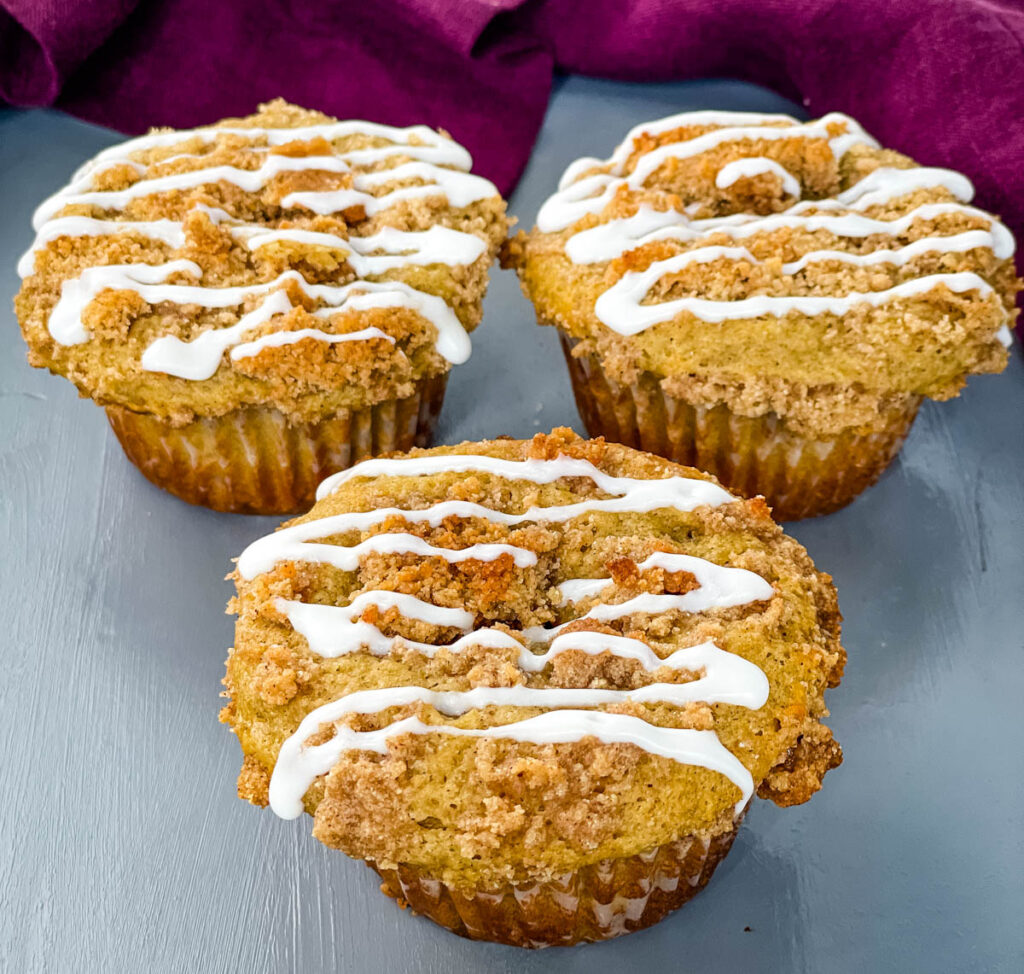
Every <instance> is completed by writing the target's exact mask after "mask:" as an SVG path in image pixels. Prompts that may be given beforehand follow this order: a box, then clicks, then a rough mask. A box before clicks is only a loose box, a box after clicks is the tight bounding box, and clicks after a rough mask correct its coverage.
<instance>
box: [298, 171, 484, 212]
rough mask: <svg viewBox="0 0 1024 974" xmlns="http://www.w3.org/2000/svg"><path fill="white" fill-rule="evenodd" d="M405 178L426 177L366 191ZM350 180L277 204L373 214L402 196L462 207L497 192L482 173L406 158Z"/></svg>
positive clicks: (398, 201) (399, 201) (402, 197)
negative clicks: (379, 191) (410, 183)
mask: <svg viewBox="0 0 1024 974" xmlns="http://www.w3.org/2000/svg"><path fill="white" fill-rule="evenodd" d="M406 179H421V180H428V181H427V182H424V183H423V184H422V185H418V186H404V187H401V188H399V189H393V190H391V192H390V193H385V194H383V195H382V196H374V195H373V194H371V193H368V192H366V190H368V189H371V188H375V187H377V186H380V185H383V184H384V183H391V182H397V181H398V180H406ZM352 181H353V183H354V186H355V188H354V189H328V190H316V191H311V192H296V193H289V194H288V195H287V196H285V197H284V199H282V200H281V205H282V206H283V207H285V208H288V207H293V206H301V207H305V208H306V209H307V210H312V211H313V212H314V213H321V214H325V213H338V212H340V211H343V210H347V209H348V208H349V207H354V206H361V207H363V209H364V210H365V211H366V215H367V216H376V214H378V213H380V212H382V211H383V210H387V209H389V208H390V207H392V206H394V205H395V204H396V203H401V202H403V201H404V200H415V199H424V198H426V197H429V196H437V195H439V194H440V195H443V196H445V197H446V198H447V199H448V202H449V203H450V204H451V205H452V206H455V207H463V206H469V205H470V204H471V203H476V202H477V201H479V200H483V199H487V198H488V197H491V196H496V195H497V192H498V191H497V189H496V188H495V186H494V184H493V183H492V182H490V181H489V180H486V179H484V178H483V177H482V176H474V175H473V174H472V173H467V172H460V171H458V170H456V169H441V168H439V167H437V166H432V165H430V164H429V163H425V162H407V163H405V164H403V165H401V166H395V167H394V168H393V169H383V170H381V171H379V172H373V173H366V174H363V175H356V176H354V177H353V180H352Z"/></svg>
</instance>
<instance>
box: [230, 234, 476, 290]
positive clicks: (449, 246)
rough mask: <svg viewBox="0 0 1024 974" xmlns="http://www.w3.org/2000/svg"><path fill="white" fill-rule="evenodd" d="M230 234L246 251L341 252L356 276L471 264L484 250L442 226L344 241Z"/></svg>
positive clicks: (329, 237)
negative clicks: (301, 247)
mask: <svg viewBox="0 0 1024 974" xmlns="http://www.w3.org/2000/svg"><path fill="white" fill-rule="evenodd" d="M231 232H232V234H234V235H236V236H238V237H240V238H241V239H242V240H243V241H244V243H245V245H246V246H247V247H248V248H249V249H250V250H259V249H260V248H261V247H266V246H267V245H268V244H272V243H277V242H279V241H291V242H294V243H299V244H307V245H309V246H314V247H329V248H332V249H336V250H341V251H343V252H344V253H345V254H346V260H347V261H348V262H349V263H350V264H351V265H352V269H353V270H354V271H355V272H356V274H358V275H359V276H360V277H371V276H373V275H375V274H384V273H386V272H387V271H390V270H395V269H397V268H399V267H407V266H410V265H420V266H424V265H428V264H447V265H448V266H450V267H455V266H461V265H467V264H472V263H473V261H475V260H476V259H477V258H478V257H480V256H481V255H482V254H483V253H484V251H486V250H487V245H486V244H485V243H484V241H483V240H481V239H480V238H479V237H477V236H475V235H474V234H472V233H463V232H462V231H460V230H452V229H450V228H448V227H442V226H433V227H430V229H429V230H414V231H408V230H396V229H395V228H394V227H385V228H384V229H383V230H380V231H379V232H377V233H375V234H372V235H370V236H367V237H348V238H345V237H339V236H337V235H335V234H333V233H318V232H315V231H313V230H295V229H287V230H274V229H267V228H258V229H257V228H255V227H239V228H234V227H233V228H232V230H231ZM375 250H383V251H385V254H383V255H379V254H374V253H373V251H375Z"/></svg>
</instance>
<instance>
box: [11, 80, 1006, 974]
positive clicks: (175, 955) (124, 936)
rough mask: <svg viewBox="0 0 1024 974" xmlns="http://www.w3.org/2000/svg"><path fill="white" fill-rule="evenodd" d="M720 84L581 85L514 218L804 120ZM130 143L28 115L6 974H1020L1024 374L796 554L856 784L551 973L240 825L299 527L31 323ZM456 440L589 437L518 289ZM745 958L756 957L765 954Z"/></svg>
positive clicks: (824, 798) (842, 774)
mask: <svg viewBox="0 0 1024 974" xmlns="http://www.w3.org/2000/svg"><path fill="white" fill-rule="evenodd" d="M778 104H779V102H778V99H775V98H773V97H772V96H770V95H767V94H765V93H763V92H759V91H757V90H755V89H750V88H746V87H744V86H740V85H735V84H731V83H724V82H716V83H702V84H689V85H652V86H646V87H641V86H629V85H622V84H611V83H603V82H589V81H583V80H577V79H574V80H571V81H569V82H567V83H565V84H563V85H562V86H561V87H560V89H559V91H558V93H557V94H556V96H555V98H554V100H553V102H552V106H551V110H550V112H549V115H548V120H547V124H546V126H545V129H544V131H543V133H542V135H541V138H540V141H539V144H538V146H537V150H536V152H535V154H534V157H533V160H532V162H531V165H530V169H529V171H528V173H527V176H526V178H525V180H524V181H523V183H522V185H521V186H520V188H519V191H518V192H517V194H516V195H515V197H514V198H513V201H512V210H513V212H514V213H516V214H518V215H519V216H520V219H521V221H522V222H523V224H525V225H529V224H530V223H531V222H532V218H533V215H534V214H535V212H536V208H537V206H538V204H539V202H540V200H541V199H542V198H543V197H544V195H546V193H547V192H549V191H550V189H551V187H552V186H553V184H554V182H555V180H556V178H557V176H558V174H559V173H560V172H561V169H562V167H563V166H564V165H565V164H566V163H567V162H568V161H569V160H570V159H572V158H574V157H576V156H578V155H581V154H584V153H594V154H601V155H603V154H606V153H607V152H608V151H609V150H610V148H611V146H612V145H613V144H614V143H615V142H616V141H617V140H618V139H619V138H620V137H621V135H622V134H623V133H624V132H625V130H626V129H627V128H628V127H629V126H630V125H631V124H632V123H634V122H636V121H638V120H642V119H645V118H655V117H658V116H660V115H663V114H667V113H668V112H670V111H673V110H679V109H682V108H684V107H737V108H755V109H767V110H777V108H778ZM115 140H116V137H115V136H114V135H113V134H112V133H110V132H106V131H103V130H100V129H97V128H93V127H90V126H87V125H84V124H82V123H79V122H76V121H73V120H70V119H68V118H64V117H62V116H60V115H57V114H53V113H46V112H13V111H8V112H6V113H0V192H2V194H3V200H4V202H3V217H4V221H3V224H2V225H0V294H2V295H3V297H2V299H0V320H2V327H3V336H4V344H3V350H4V354H3V355H2V357H0V544H2V546H3V547H2V556H0V584H2V589H0V591H2V597H0V634H2V637H3V640H4V643H5V645H4V647H3V653H4V660H5V663H4V669H3V673H2V676H0V761H2V765H0V968H3V969H5V970H10V971H18V972H20V971H37V970H38V971H43V970H45V971H51V970H52V971H102V972H107V971H110V972H120V971H186V970H187V971H191V970H196V971H243V972H248V971H264V970H274V971H277V970H282V971H287V970H299V971H304V972H317V971H333V970H336V971H345V972H359V974H361V972H364V971H368V972H376V971H408V972H416V974H419V972H424V974H426V972H450V971H474V972H477V971H482V972H503V971H523V972H542V971H555V970H558V971H560V972H563V971H564V972H571V971H586V970H591V969H593V967H594V965H600V966H602V967H604V968H606V969H609V970H617V971H621V972H623V974H626V972H630V971H644V972H651V971H659V970H680V969H685V970H701V971H739V970H746V971H811V972H819V971H854V972H864V971H919V970H921V971H994V970H1020V969H1021V968H1020V966H1019V965H1020V964H1021V963H1022V961H1024V927H1022V922H1021V915H1022V912H1024V893H1022V882H1024V880H1022V876H1024V846H1022V839H1021V836H1022V826H1024V820H1022V812H1021V805H1022V802H1021V799H1022V797H1024V789H1022V785H1021V775H1022V772H1024V758H1022V750H1021V744H1022V742H1024V718H1022V714H1024V708H1022V707H1021V699H1022V691H1024V666H1022V653H1021V650H1022V641H1024V635H1022V630H1021V622H1022V615H1024V611H1022V599H1021V591H1022V577H1024V555H1022V551H1024V483H1022V481H1024V478H1022V472H1024V425H1022V423H1021V416H1022V415H1024V369H1022V367H1021V361H1020V357H1019V353H1017V352H1015V353H1014V358H1013V361H1012V363H1011V367H1010V369H1009V370H1008V372H1007V374H1005V375H1003V376H1000V377H986V378H981V379H977V380H974V381H973V382H972V383H971V386H970V388H969V389H968V390H967V392H966V394H965V395H964V396H963V397H962V398H961V399H958V400H956V401H954V402H951V403H945V404H927V405H926V406H925V407H924V409H923V410H922V412H921V415H920V418H919V419H918V421H917V424H916V425H915V427H914V430H913V432H912V434H911V436H910V439H909V441H908V442H907V445H906V447H905V449H904V450H903V453H902V454H901V456H900V458H899V460H898V461H897V462H896V463H895V464H894V465H893V467H892V468H891V469H890V471H889V472H888V473H887V474H886V475H885V476H884V477H883V479H882V481H881V482H880V483H879V484H878V486H876V487H875V488H874V489H872V490H871V491H869V492H868V493H867V494H865V495H864V496H863V497H861V498H860V499H859V500H858V501H857V502H855V503H854V504H853V505H852V506H851V507H849V508H847V509H846V510H845V511H841V512H840V513H838V514H834V515H832V516H831V517H828V518H824V519H821V520H818V521H814V522H810V523H804V524H800V525H797V526H795V527H793V528H792V531H793V533H794V534H795V535H796V536H797V537H798V538H800V540H801V541H802V542H804V543H805V544H806V545H807V547H808V548H809V549H810V551H811V554H812V555H813V556H814V558H815V560H816V561H817V563H818V565H819V566H820V567H822V568H823V569H825V570H827V571H830V572H831V573H832V574H833V575H834V576H835V580H836V584H837V586H838V588H839V596H840V603H841V605H842V608H843V611H844V613H845V614H846V626H845V632H844V636H845V638H844V642H845V644H846V646H847V648H848V650H849V656H850V660H849V666H848V669H847V676H846V679H845V680H844V682H843V685H842V687H841V688H840V689H839V690H838V691H833V692H832V693H831V698H830V699H831V706H832V713H833V716H832V719H831V721H830V723H831V724H832V725H833V727H834V728H835V730H836V733H837V736H838V738H839V740H840V741H841V742H842V743H843V745H844V747H845V749H846V763H845V764H844V765H843V766H842V767H841V768H840V769H838V770H837V771H834V772H832V773H831V774H830V775H829V776H828V779H827V780H826V783H825V788H824V790H823V791H822V792H821V793H819V794H818V795H817V796H816V797H815V798H814V799H813V800H812V801H811V802H810V803H809V804H807V805H804V806H801V807H799V808H792V809H777V808H775V807H774V806H773V805H770V804H768V803H765V802H759V803H757V804H756V805H755V807H754V808H753V810H752V811H751V814H750V815H749V816H748V818H747V822H746V824H745V826H744V828H743V830H742V831H741V834H740V838H739V839H738V840H737V842H736V845H735V847H734V850H733V852H732V854H731V855H730V856H729V858H728V859H727V860H726V862H725V864H724V865H723V866H722V867H721V869H720V870H719V872H718V874H717V875H716V876H715V878H714V880H713V881H712V883H711V885H710V887H709V888H708V889H707V890H706V891H705V892H704V893H703V894H701V896H699V897H698V898H697V899H696V900H694V901H693V902H692V903H691V904H690V905H688V906H687V907H685V908H684V909H683V910H682V911H680V912H679V913H677V914H676V915H675V916H673V917H670V918H669V919H668V920H666V921H665V922H663V923H662V924H660V925H658V926H657V927H655V928H653V929H652V930H650V931H647V932H645V933H641V934H637V935H634V936H631V937H627V938H624V939H622V940H619V941H615V942H612V943H609V944H604V945H601V946H596V947H586V948H580V949H573V950H549V951H542V952H539V953H529V952H524V951H519V950H516V949H515V948H506V947H497V946H494V945H490V944H474V943H469V942H466V941H462V940H460V939H458V938H456V937H454V936H452V935H451V934H449V933H447V932H445V931H443V930H441V929H439V928H437V927H434V926H433V925H432V924H431V923H429V922H428V921H426V920H423V919H419V918H413V917H411V916H409V915H407V914H403V913H401V912H400V911H399V910H398V909H397V908H396V907H395V906H394V904H393V903H392V902H391V901H390V900H388V899H386V898H384V897H383V896H382V895H381V894H380V893H379V892H378V891H377V883H376V882H375V877H374V876H373V875H372V874H371V873H370V872H369V871H368V870H367V869H366V868H365V867H364V866H363V865H362V864H360V863H356V862H351V861H349V860H348V859H346V858H345V856H343V855H341V854H340V853H337V852H333V851H331V850H328V849H325V848H324V847H322V846H321V845H320V844H319V843H318V842H316V841H315V840H314V839H313V838H312V837H311V836H310V835H309V824H310V823H309V821H308V819H302V820H299V821H295V822H282V821H279V820H277V819H276V818H275V817H274V816H273V815H272V814H271V813H270V812H269V811H261V810H257V809H255V808H251V807H249V806H248V805H245V804H243V803H242V802H240V801H238V799H237V798H236V797H235V785H234V779H235V774H236V773H237V771H238V767H239V762H240V756H239V749H238V745H237V743H236V742H235V739H234V738H233V737H232V736H231V735H230V734H229V733H228V732H227V730H226V729H224V728H223V727H222V726H220V725H219V724H218V723H217V710H218V707H219V701H218V699H217V691H218V690H219V686H218V681H219V680H220V678H221V674H222V662H223V659H224V656H225V651H226V650H227V647H228V646H229V645H230V643H231V638H232V621H231V619H230V618H229V617H228V616H226V615H224V603H225V600H226V599H227V598H228V596H229V594H230V587H229V585H228V584H227V583H225V582H224V581H223V580H222V579H223V576H224V574H225V572H226V571H227V570H228V569H229V567H230V564H229V559H230V558H231V557H232V556H234V555H236V554H238V552H240V551H241V549H242V548H243V547H244V546H245V544H246V543H247V542H249V541H250V540H252V539H253V538H255V537H257V536H258V535H261V534H263V533H265V532H266V531H268V530H270V529H271V528H272V527H273V526H274V524H275V523H276V519H258V518H246V517H238V516H229V515H223V514H215V513H213V512H211V511H206V510H202V509H198V508H190V507H188V506H187V505H185V504H183V503H181V502H180V501H177V500H176V499H175V498H173V497H171V496H170V495H169V494H165V493H162V492H161V491H159V490H157V489H155V488H153V487H151V486H150V485H149V484H148V483H147V482H146V481H144V480H143V478H142V477H141V476H140V475H139V474H138V473H137V472H136V470H135V469H134V468H133V467H132V466H130V464H129V463H128V461H127V460H126V459H125V458H124V457H123V456H122V454H121V451H120V449H119V447H118V445H117V443H116V442H115V440H114V438H113V435H112V434H111V433H110V431H109V429H108V428H107V424H106V421H105V419H104V416H103V413H102V411H101V410H99V409H97V408H96V407H95V406H93V405H92V404H90V403H88V402H79V401H77V400H76V396H75V392H74V389H73V388H72V387H71V385H70V384H69V383H67V382H65V381H63V380H60V379H57V378H53V377H50V376H48V375H47V374H45V373H42V372H37V371H33V370H31V369H30V368H29V367H28V366H27V365H26V364H25V361H24V350H23V348H22V345H21V340H20V338H19V336H18V332H17V327H16V324H15V322H14V319H13V315H12V314H11V313H10V311H9V307H10V305H9V299H10V297H11V296H13V294H14V293H15V290H16V288H17V280H16V278H15V274H14V264H15V260H16V258H17V256H18V255H19V254H20V253H21V251H22V250H23V249H24V248H25V247H26V246H27V245H28V243H29V241H30V239H31V233H30V230H29V217H30V214H31V211H32V209H33V207H34V206H35V204H36V203H38V202H39V201H40V200H41V198H42V197H43V196H44V195H47V194H48V193H50V192H51V191H53V190H55V189H56V188H57V187H58V186H59V185H61V184H62V183H63V182H64V181H65V180H66V179H67V177H68V176H69V175H70V173H71V171H72V170H73V169H74V168H75V167H76V166H77V165H78V164H79V163H80V162H81V161H82V160H83V159H85V158H86V157H88V156H90V155H91V154H92V153H94V152H95V151H97V150H98V149H100V148H102V147H103V146H106V145H108V144H110V143H111V142H113V141H115ZM475 345H476V351H475V352H474V355H473V358H472V359H471V361H470V362H469V363H468V364H467V365H465V366H463V367H461V368H459V369H457V370H456V371H455V373H454V376H453V378H452V381H451V384H450V387H449V396H448V401H447V403H446V406H445V413H444V418H443V421H442V426H441V430H440V437H439V441H444V442H447V441H453V440H461V439H477V438H480V437H484V436H492V435H497V434H501V433H508V434H514V435H517V436H529V435H530V434H532V433H533V432H535V431H537V430H538V429H547V428H549V427H551V426H552V425H555V424H560V423H567V424H571V425H576V426H577V428H580V427H579V422H578V418H577V415H576V410H575V408H574V406H573V404H572V401H571V397H570V392H569V384H568V380H567V377H566V374H565V368H564V365H563V363H562V361H561V357H560V354H559V352H558V349H557V343H556V341H555V336H554V334H553V333H551V332H549V331H547V330H540V329H537V328H536V327H535V326H534V324H533V320H532V313H531V311H530V308H529V306H528V305H527V304H526V302H525V301H524V300H523V299H522V298H521V296H520V294H519V291H518V287H517V284H516V281H515V280H514V278H513V277H512V276H511V275H508V274H502V273H498V272H496V273H495V280H494V285H493V289H492V293H491V295H490V297H489V298H488V303H487V314H486V317H485V324H484V327H483V328H482V329H481V330H480V331H479V332H478V333H477V335H476V336H475ZM748 927H749V928H750V929H749V931H746V929H745V928H748Z"/></svg>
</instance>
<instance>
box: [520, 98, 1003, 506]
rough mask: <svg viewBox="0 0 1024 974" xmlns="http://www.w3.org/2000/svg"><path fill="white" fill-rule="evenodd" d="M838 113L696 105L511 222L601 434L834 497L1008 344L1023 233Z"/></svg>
mask: <svg viewBox="0 0 1024 974" xmlns="http://www.w3.org/2000/svg"><path fill="white" fill-rule="evenodd" d="M972 194H973V188H972V186H971V184H970V182H969V180H967V179H966V178H965V177H964V176H961V175H960V174H959V173H955V172H951V171H950V170H947V169H934V168H930V167H925V166H919V165H918V164H917V163H915V162H914V161H913V160H912V159H909V158H907V157H906V156H903V155H900V154H898V153H896V152H892V151H890V150H887V149H882V148H879V147H878V145H877V144H876V143H875V142H874V141H873V140H872V139H871V138H870V137H869V136H868V135H867V134H866V133H865V132H864V131H863V130H862V129H861V128H860V126H858V125H857V123H856V122H854V121H853V119H851V118H848V117H847V116H845V115H840V114H832V115H826V116H825V117H824V118H821V119H817V120H815V121H811V122H806V123H800V122H797V121H796V120H795V119H792V118H789V117H788V116H785V115H760V114H748V113H736V112H689V113H685V114H682V115H675V116H672V117H671V118H665V119H661V120H660V121H656V122H648V123H645V124H642V125H638V126H637V127H636V128H634V129H633V130H632V131H631V132H630V133H629V134H628V135H627V136H626V139H625V140H624V141H623V142H622V144H621V145H619V146H618V148H617V149H616V150H615V152H614V153H613V154H612V156H611V158H609V159H606V160H600V159H580V160H578V161H577V162H574V163H573V164H572V165H571V166H569V168H568V169H567V170H566V171H565V174H564V175H563V177H562V180H561V183H560V184H559V189H558V192H556V193H555V194H554V195H553V196H551V197H550V198H549V199H548V200H547V201H546V202H545V203H544V205H543V206H542V207H541V209H540V212H539V214H538V216H537V225H536V227H535V228H534V230H533V231H532V232H531V233H530V234H528V235H527V234H524V233H521V234H520V235H519V236H518V237H517V238H516V239H514V240H512V241H510V243H509V245H508V246H507V248H506V251H505V253H504V263H505V264H506V265H507V266H514V267H515V268H516V269H517V270H518V272H519V275H520V279H521V282H522V286H523V290H524V292H525V293H526V295H527V297H528V298H529V299H530V300H531V301H532V302H533V304H534V307H535V309H536V311H537V317H538V320H539V322H540V323H541V324H543V325H554V326H555V327H556V328H557V329H558V332H559V335H560V338H561V343H562V347H563V350H564V352H565V356H566V361H567V362H568V364H569V373H570V376H571V379H572V386H573V390H574V392H575V396H576V402H577V404H578V406H579V411H580V414H581V416H582V417H583V421H584V423H585V424H586V427H587V429H588V431H589V432H590V433H591V434H592V435H603V436H605V437H607V438H609V439H612V440H616V441H618V442H620V443H625V444H627V445H630V446H635V447H641V448H643V449H644V450H649V451H651V452H652V453H658V454H660V455H662V456H664V457H667V458H669V459H671V460H675V461H677V462H679V463H686V464H692V465H694V466H696V467H699V468H700V469H702V470H708V471H710V472H712V473H713V474H715V476H716V477H718V478H719V479H720V480H721V481H722V483H724V484H726V485H727V486H728V487H731V488H733V489H735V490H738V491H741V492H742V493H744V494H746V495H747V496H754V495H757V494H761V495H763V496H764V497H765V498H766V499H767V500H768V503H769V504H770V505H771V506H772V508H773V510H774V514H775V516H776V517H777V518H779V519H780V520H789V519H795V518H801V517H809V516H812V515H816V514H823V513H826V512H829V511H834V510H836V509H838V508H840V507H842V506H843V505H845V504H847V503H849V502H850V501H851V500H852V499H853V498H854V497H856V496H857V494H859V493H860V492H861V491H862V490H863V489H864V488H865V487H868V486H869V485H870V484H872V483H874V481H875V480H876V479H877V478H878V477H879V476H880V475H881V473H882V471H883V470H884V469H885V467H886V466H887V464H888V463H889V462H890V461H891V460H892V459H893V457H894V456H895V455H896V453H897V451H898V450H899V448H900V445H901V444H902V442H903V439H904V438H905V436H906V435H907V432H908V430H909V428H910V425H911V423H912V422H913V420H914V416H915V414H916V413H917V409H918V406H919V405H920V403H921V400H922V399H923V398H924V397H928V398H931V399H949V398H951V397H953V396H955V395H957V393H958V392H959V390H960V389H961V388H962V387H963V385H964V383H965V381H966V379H967V376H968V375H970V374H973V373H982V372H999V371H1000V370H1001V369H1002V368H1003V367H1004V366H1005V364H1006V360H1007V347H1008V345H1009V341H1010V330H1009V325H1010V324H1011V323H1012V322H1013V320H1014V317H1015V315H1016V309H1015V307H1014V297H1015V295H1016V292H1017V290H1018V289H1019V287H1020V283H1019V281H1018V280H1017V278H1016V276H1015V274H1014V270H1013V265H1012V263H1011V260H1010V258H1011V256H1012V254H1013V249H1014V243H1013V238H1012V237H1011V235H1010V233H1009V232H1008V231H1007V229H1006V228H1005V227H1004V226H1003V225H1002V224H1001V223H1000V222H999V221H998V220H997V219H996V218H995V217H993V216H992V215H990V214H988V213H984V212H982V211H980V210H977V209H975V208H973V207H971V206H969V205H968V203H969V201H970V199H971V196H972Z"/></svg>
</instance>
